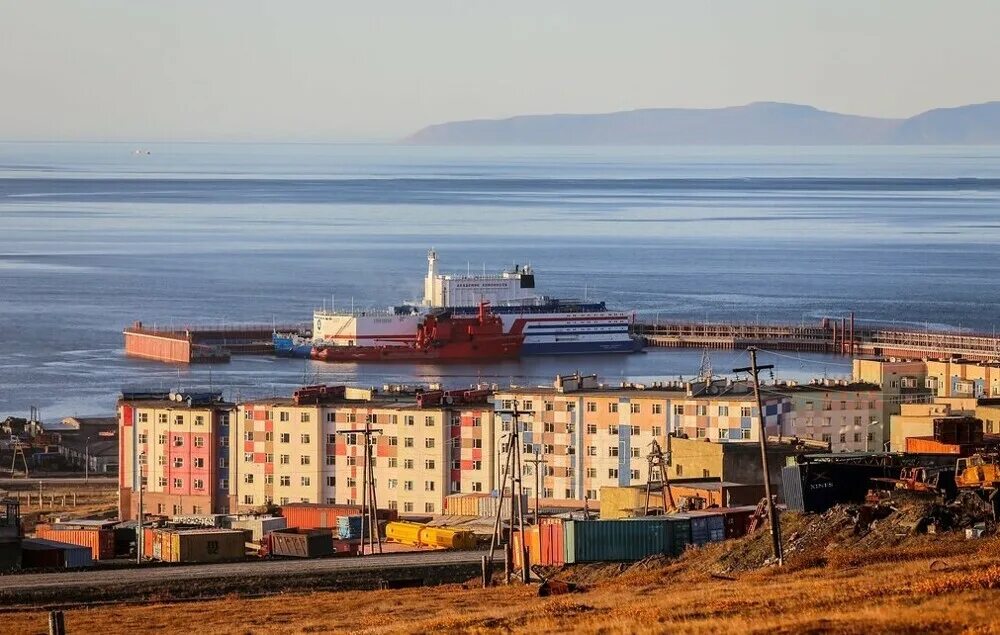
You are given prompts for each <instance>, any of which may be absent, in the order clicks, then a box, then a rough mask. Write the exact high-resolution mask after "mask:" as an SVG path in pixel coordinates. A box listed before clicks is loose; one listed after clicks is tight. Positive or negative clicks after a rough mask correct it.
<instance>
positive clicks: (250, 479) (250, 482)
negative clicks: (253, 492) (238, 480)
mask: <svg viewBox="0 0 1000 635" xmlns="http://www.w3.org/2000/svg"><path fill="white" fill-rule="evenodd" d="M243 482H244V483H246V484H247V485H253V474H244V475H243Z"/></svg>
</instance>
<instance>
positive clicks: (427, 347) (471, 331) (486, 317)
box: [312, 302, 524, 362]
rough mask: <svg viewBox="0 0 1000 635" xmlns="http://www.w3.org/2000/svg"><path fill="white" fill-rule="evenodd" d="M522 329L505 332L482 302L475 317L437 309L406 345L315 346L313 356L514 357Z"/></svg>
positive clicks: (518, 350) (404, 358) (330, 359)
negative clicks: (519, 331) (517, 331)
mask: <svg viewBox="0 0 1000 635" xmlns="http://www.w3.org/2000/svg"><path fill="white" fill-rule="evenodd" d="M523 343H524V334H523V333H505V332H504V326H503V320H501V319H500V318H499V317H498V316H497V315H495V314H494V313H493V312H492V311H490V307H489V303H488V302H481V303H480V304H479V312H478V314H477V315H475V316H473V317H456V316H455V315H454V314H453V313H452V311H450V310H448V309H443V310H435V311H432V312H431V313H429V314H427V315H426V316H424V318H423V319H422V320H421V321H420V323H419V324H418V325H417V334H416V339H415V340H414V341H413V343H411V344H407V345H404V346H315V347H313V349H312V358H313V359H316V360H319V361H324V362H409V361H437V362H463V361H474V360H481V359H512V358H517V357H519V356H520V354H521V345H522V344H523Z"/></svg>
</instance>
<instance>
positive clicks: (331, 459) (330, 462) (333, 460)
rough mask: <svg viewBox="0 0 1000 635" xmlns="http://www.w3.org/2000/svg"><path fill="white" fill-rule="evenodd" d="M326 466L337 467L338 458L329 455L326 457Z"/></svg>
mask: <svg viewBox="0 0 1000 635" xmlns="http://www.w3.org/2000/svg"><path fill="white" fill-rule="evenodd" d="M326 464H327V465H336V464H337V456H336V455H334V454H327V455H326Z"/></svg>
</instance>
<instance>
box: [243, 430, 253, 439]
mask: <svg viewBox="0 0 1000 635" xmlns="http://www.w3.org/2000/svg"><path fill="white" fill-rule="evenodd" d="M243 440H244V441H253V430H246V431H244V432H243Z"/></svg>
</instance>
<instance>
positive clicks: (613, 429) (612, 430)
mask: <svg viewBox="0 0 1000 635" xmlns="http://www.w3.org/2000/svg"><path fill="white" fill-rule="evenodd" d="M608 434H611V435H616V434H618V426H616V425H614V424H611V425H609V426H608Z"/></svg>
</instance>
